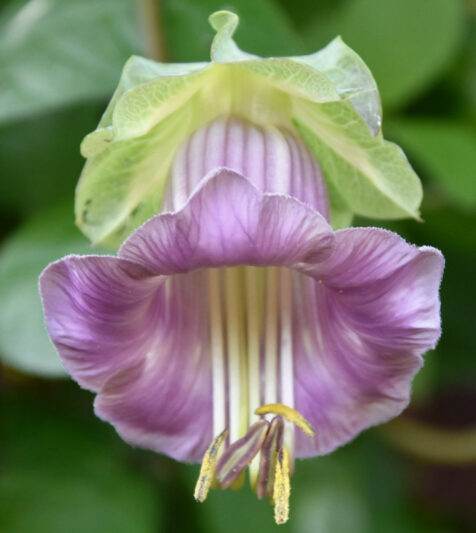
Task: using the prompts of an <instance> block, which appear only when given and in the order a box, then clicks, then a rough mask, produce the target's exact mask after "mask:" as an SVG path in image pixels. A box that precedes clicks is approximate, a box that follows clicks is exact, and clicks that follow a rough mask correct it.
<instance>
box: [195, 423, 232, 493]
mask: <svg viewBox="0 0 476 533" xmlns="http://www.w3.org/2000/svg"><path fill="white" fill-rule="evenodd" d="M227 435H228V430H227V429H225V430H223V431H222V432H221V433H220V434H219V435H218V436H217V437H215V438H214V439H213V441H212V443H211V444H210V446H209V447H208V450H207V451H206V452H205V455H204V456H203V461H202V466H201V468H200V474H199V476H198V480H197V484H196V485H195V492H194V493H193V495H194V498H195V499H196V500H197V502H204V501H205V500H206V498H207V495H208V491H209V490H210V487H211V485H212V483H213V480H214V479H215V466H216V464H217V460H218V454H219V452H220V450H221V447H222V445H223V443H224V442H225V439H226V436H227Z"/></svg>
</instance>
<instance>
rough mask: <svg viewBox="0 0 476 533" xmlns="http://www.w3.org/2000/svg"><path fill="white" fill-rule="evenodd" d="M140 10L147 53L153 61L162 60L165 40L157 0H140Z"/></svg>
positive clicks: (163, 58) (163, 59)
mask: <svg viewBox="0 0 476 533" xmlns="http://www.w3.org/2000/svg"><path fill="white" fill-rule="evenodd" d="M140 12H141V19H142V24H143V27H144V30H145V36H146V45H147V52H148V55H149V57H150V58H151V59H154V60H155V61H161V62H164V61H165V42H164V34H163V31H162V18H161V15H160V7H159V0H140Z"/></svg>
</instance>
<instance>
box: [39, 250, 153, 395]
mask: <svg viewBox="0 0 476 533" xmlns="http://www.w3.org/2000/svg"><path fill="white" fill-rule="evenodd" d="M160 284H161V280H160V278H157V277H155V278H152V276H151V275H150V273H149V272H147V271H146V270H145V269H144V267H142V266H140V265H137V264H134V263H131V262H129V261H125V260H119V259H117V258H115V257H107V256H85V257H79V256H69V257H66V258H64V259H62V260H60V261H57V262H55V263H52V264H51V265H49V266H48V267H47V268H46V269H45V270H44V271H43V273H42V275H41V277H40V290H41V294H42V298H43V306H44V310H45V317H46V326H47V328H48V331H49V334H50V336H51V339H52V340H53V342H54V344H55V345H56V348H57V349H58V352H59V354H60V356H61V358H62V361H63V364H64V366H65V368H66V370H67V371H68V372H69V373H70V374H71V375H72V376H73V377H74V379H76V381H78V382H79V383H80V384H81V385H82V386H83V387H85V388H88V389H91V390H93V391H98V390H100V388H101V387H102V385H103V384H104V382H105V381H106V380H107V379H108V378H109V377H110V376H112V375H113V374H115V373H116V372H118V371H120V370H122V369H123V368H127V367H129V366H131V365H132V364H134V363H135V361H136V359H135V358H136V356H137V355H138V354H140V352H141V351H142V350H144V349H145V341H146V339H147V335H148V333H149V332H150V330H151V327H153V323H152V321H151V319H150V315H151V309H152V307H153V301H152V297H153V295H154V294H155V293H156V291H157V288H158V287H159V285H160Z"/></svg>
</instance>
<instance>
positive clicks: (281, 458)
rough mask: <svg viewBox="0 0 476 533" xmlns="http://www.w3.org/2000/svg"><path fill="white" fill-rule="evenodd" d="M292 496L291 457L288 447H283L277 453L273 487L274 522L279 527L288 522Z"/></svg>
mask: <svg viewBox="0 0 476 533" xmlns="http://www.w3.org/2000/svg"><path fill="white" fill-rule="evenodd" d="M290 494H291V484H290V482H289V457H288V452H287V450H286V446H282V447H281V448H280V449H279V450H278V451H277V452H276V470H275V474H274V486H273V501H274V520H275V522H276V524H278V525H279V524H284V523H286V522H287V521H288V518H289V495H290Z"/></svg>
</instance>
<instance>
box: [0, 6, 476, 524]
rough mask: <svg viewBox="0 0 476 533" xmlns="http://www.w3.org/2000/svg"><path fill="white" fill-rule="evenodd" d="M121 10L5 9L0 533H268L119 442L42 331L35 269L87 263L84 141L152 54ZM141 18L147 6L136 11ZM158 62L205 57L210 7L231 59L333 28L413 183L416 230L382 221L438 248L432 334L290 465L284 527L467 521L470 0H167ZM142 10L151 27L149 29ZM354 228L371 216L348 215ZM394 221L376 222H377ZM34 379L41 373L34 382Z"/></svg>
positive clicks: (254, 515)
mask: <svg viewBox="0 0 476 533" xmlns="http://www.w3.org/2000/svg"><path fill="white" fill-rule="evenodd" d="M145 5H147V3H141V2H136V1H134V0H29V1H24V0H4V1H3V2H2V3H1V4H0V184H1V190H2V194H1V195H0V245H1V248H0V301H1V306H0V359H1V360H2V361H3V366H0V402H1V405H0V531H2V533H32V532H34V533H43V532H45V533H57V532H58V533H62V532H66V531H67V532H68V533H69V532H72V533H75V532H76V531H78V532H83V531H88V532H89V533H96V532H97V533H99V532H101V533H109V532H110V533H151V532H157V531H197V532H210V533H215V532H216V533H221V532H225V531H226V532H228V533H234V532H235V531H236V532H238V531H242V530H244V529H245V528H246V529H252V530H259V531H262V532H265V533H266V532H267V531H271V530H274V529H275V528H276V527H277V526H275V525H274V524H273V521H272V509H271V508H270V507H268V506H267V505H266V504H265V503H263V502H257V501H256V500H255V498H254V497H253V496H252V495H251V494H250V493H249V491H247V490H245V491H242V492H241V493H234V494H230V493H229V492H227V493H218V492H217V493H213V494H212V495H211V496H210V497H209V500H207V502H206V503H205V504H204V505H202V506H199V505H198V504H195V502H194V501H193V499H192V490H193V484H194V477H195V475H196V473H197V470H196V468H195V467H190V466H186V465H179V464H177V463H175V462H173V461H171V460H168V459H167V458H164V457H161V456H157V455H154V454H151V453H148V452H145V451H140V450H134V449H132V448H130V447H128V446H127V445H125V444H124V443H123V442H122V441H120V439H119V438H118V437H117V436H116V435H115V433H114V431H113V430H112V429H111V428H110V427H109V426H107V425H105V424H103V423H102V422H100V421H99V420H96V419H95V418H94V417H93V415H92V414H91V413H92V409H91V401H92V397H91V395H90V394H89V393H87V392H84V391H81V390H79V388H78V387H77V386H76V385H75V384H73V383H71V382H70V381H68V380H62V379H58V378H59V377H61V376H62V375H63V370H62V368H61V366H60V365H59V363H58V359H57V356H56V354H55V352H54V350H53V348H52V346H51V344H50V342H49V340H48V339H47V337H46V333H45V332H44V327H43V321H42V317H41V308H40V303H39V299H38V294H37V289H36V287H37V276H38V274H39V273H40V271H41V270H42V268H43V267H44V266H45V265H46V264H47V263H48V262H50V261H52V260H54V259H56V258H58V257H60V256H62V255H65V254H66V253H72V252H75V253H87V252H88V250H89V249H90V248H89V244H88V242H87V241H86V239H85V238H84V237H82V236H81V235H80V233H79V232H78V231H77V230H76V229H75V227H74V224H73V210H72V203H73V195H74V187H75V184H76V181H77V179H78V176H79V173H80V171H81V166H82V159H81V157H80V155H79V150H78V147H79V143H80V141H81V139H82V138H83V136H84V135H85V134H86V133H88V132H89V131H91V130H92V129H94V127H95V126H96V124H97V122H98V120H99V117H100V115H101V113H102V111H103V110H104V108H105V105H106V102H107V100H108V99H109V97H110V95H111V93H112V91H113V89H114V87H115V85H116V83H117V80H118V77H119V74H120V71H121V68H122V65H123V63H124V61H125V60H126V59H127V58H128V57H129V56H130V55H131V54H133V53H135V54H143V55H147V47H148V42H147V32H145V31H144V29H143V25H144V24H146V23H147V20H148V18H147V17H144V16H143V12H144V11H143V10H144V6H145ZM148 5H149V7H150V5H151V3H150V2H149V4H148ZM157 5H158V7H159V13H160V28H161V35H160V44H161V51H162V55H163V57H164V58H166V59H167V60H169V61H196V60H207V59H208V53H209V45H210V40H211V37H212V30H211V28H210V27H209V26H208V23H207V17H208V15H209V14H210V13H211V12H212V11H214V10H216V9H219V8H228V9H232V10H233V11H235V12H236V13H238V14H239V15H240V17H241V21H242V22H241V25H240V27H239V30H238V33H237V35H236V37H237V41H238V44H239V45H240V46H241V47H242V48H243V49H245V50H247V51H251V52H255V53H258V54H261V55H264V56H267V55H293V54H301V53H310V52H313V51H315V50H316V49H318V48H320V47H322V46H324V45H325V44H326V43H327V42H328V41H329V40H331V39H332V38H333V37H334V36H335V35H336V34H340V35H342V37H343V39H344V40H345V41H346V42H347V44H349V45H350V46H352V47H353V48H355V49H356V50H357V52H358V53H359V54H360V55H361V56H362V57H363V58H364V60H365V61H366V62H367V63H368V65H369V66H370V68H371V69H372V71H373V73H374V75H375V77H376V80H377V83H378V85H379V88H380V90H381V94H382V100H383V108H384V123H383V124H384V134H385V135H386V137H387V138H389V139H391V140H395V141H396V142H398V143H399V144H401V146H402V147H403V148H404V150H405V152H406V154H407V156H408V157H409V159H410V161H411V162H412V164H413V166H414V167H415V169H416V170H417V172H418V173H419V174H420V176H421V177H422V180H423V182H424V187H425V200H424V204H423V209H422V213H423V218H424V219H425V222H424V223H423V224H419V223H416V222H411V221H409V222H407V221H405V222H399V223H392V225H391V229H394V230H395V231H398V232H399V233H401V234H402V235H404V236H405V237H406V238H408V239H409V240H410V241H412V242H416V243H418V244H431V245H433V246H436V247H439V248H440V249H441V250H442V251H443V253H444V254H445V256H446V261H447V263H446V272H445V277H444V282H443V286H442V302H443V325H444V334H443V337H442V339H441V342H440V344H439V346H438V348H437V350H435V351H434V352H433V353H430V354H428V355H427V357H426V364H425V367H424V369H423V370H422V372H421V373H420V374H419V376H418V378H417V380H416V384H415V392H414V398H413V402H412V408H411V409H410V410H409V411H407V413H406V414H405V415H403V416H402V417H401V418H400V419H399V420H397V421H395V422H393V423H390V424H388V425H387V426H385V427H383V428H381V429H376V430H371V431H368V432H366V433H365V434H364V435H362V436H360V437H359V438H358V439H356V440H355V441H354V442H353V443H352V444H350V445H348V446H346V447H344V448H343V449H341V450H339V451H337V452H336V453H334V454H333V455H331V456H329V457H325V458H321V459H318V460H313V461H306V462H302V463H298V465H297V471H296V475H295V477H294V479H293V494H292V500H291V505H292V519H291V521H290V523H289V524H288V525H286V526H284V527H283V526H281V530H285V531H293V532H296V533H300V532H307V531H310V532H311V531H319V532H320V533H331V532H332V533H348V532H352V533H368V532H370V533H372V532H375V533H377V532H380V533H381V532H384V533H387V532H388V533H393V532H395V533H400V532H410V533H411V532H419V533H420V532H422V533H424V532H426V531H428V532H430V531H431V532H432V533H454V532H458V531H462V532H464V531H468V532H469V531H474V530H475V529H476V501H475V498H476V496H475V495H476V437H475V429H474V428H475V425H476V412H475V409H474V405H475V400H476V368H475V358H474V354H475V352H476V328H475V324H474V316H475V301H476V283H475V280H476V174H475V173H476V170H475V169H476V3H475V2H474V1H469V0H468V1H466V2H465V1H463V0H418V1H415V0H385V2H383V1H382V0H318V1H316V0H274V1H273V0H259V1H256V0H229V1H226V2H222V1H219V0H162V1H161V2H160V3H159V4H157ZM149 18H150V17H149ZM358 223H360V224H367V223H368V221H366V220H360V221H358ZM389 227H390V225H389ZM32 374H34V375H36V377H32Z"/></svg>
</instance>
